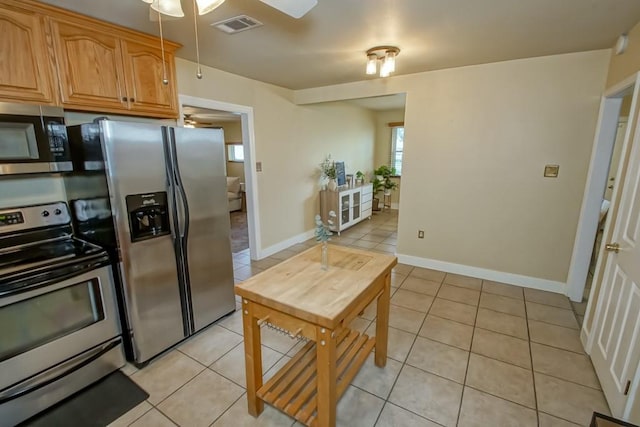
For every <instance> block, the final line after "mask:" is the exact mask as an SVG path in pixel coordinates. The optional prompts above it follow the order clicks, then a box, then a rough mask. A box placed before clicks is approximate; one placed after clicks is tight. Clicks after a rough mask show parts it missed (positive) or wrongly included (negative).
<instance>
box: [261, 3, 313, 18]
mask: <svg viewBox="0 0 640 427" xmlns="http://www.w3.org/2000/svg"><path fill="white" fill-rule="evenodd" d="M260 1H261V2H262V3H265V4H268V5H269V6H271V7H273V8H275V9H278V10H279V11H280V12H282V13H286V14H287V15H289V16H292V17H294V18H296V19H298V18H302V17H303V16H304V15H305V14H306V13H307V12H309V11H310V10H311V9H313V7H314V6H315V5H317V4H318V0H260Z"/></svg>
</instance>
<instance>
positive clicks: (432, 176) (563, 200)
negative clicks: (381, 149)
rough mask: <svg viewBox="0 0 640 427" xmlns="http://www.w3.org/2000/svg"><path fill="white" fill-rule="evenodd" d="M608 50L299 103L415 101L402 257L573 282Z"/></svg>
mask: <svg viewBox="0 0 640 427" xmlns="http://www.w3.org/2000/svg"><path fill="white" fill-rule="evenodd" d="M609 53H610V51H609V50H600V51H592V52H583V53H574V54H566V55H556V56H548V57H540V58H529V59H523V60H516V61H508V62H501V63H495V64H485V65H477V66H471V67H462V68H456V69H450V70H441V71H435V72H428V73H421V74H414V75H409V76H398V77H393V78H391V79H388V80H385V81H384V82H382V81H380V80H372V81H367V82H358V83H353V84H346V85H338V86H331V87H325V88H315V89H309V90H303V91H298V92H296V94H295V95H296V100H297V102H300V103H306V102H319V101H321V100H325V101H326V100H336V99H345V98H361V97H365V96H373V95H383V94H391V93H403V92H406V93H407V104H406V112H405V139H406V141H407V142H406V148H405V163H404V171H403V177H402V190H401V203H400V219H399V231H398V252H399V253H400V254H403V255H408V256H414V257H418V258H423V259H427V260H438V261H445V262H449V263H455V264H459V265H464V266H473V267H479V268H484V269H489V270H494V271H498V272H505V273H514V274H520V275H525V276H529V277H533V278H540V279H548V280H552V281H559V282H565V281H566V278H567V272H568V268H569V262H570V258H571V252H572V249H573V242H574V238H575V232H576V226H577V220H578V216H579V213H580V205H581V201H582V194H583V191H584V186H585V179H586V174H587V168H588V161H589V156H590V152H591V146H592V143H593V135H594V131H595V125H596V120H597V115H598V107H599V102H600V96H601V94H602V91H603V88H604V84H605V79H606V71H607V64H608V62H609ZM545 164H559V165H560V175H559V177H558V178H557V179H550V178H543V177H542V174H543V169H544V166H545ZM418 229H422V230H425V239H423V240H419V239H417V237H416V234H417V233H416V231H417V230H418Z"/></svg>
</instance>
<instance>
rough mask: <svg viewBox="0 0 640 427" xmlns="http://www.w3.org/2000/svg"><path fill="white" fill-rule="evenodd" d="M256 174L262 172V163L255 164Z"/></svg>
mask: <svg viewBox="0 0 640 427" xmlns="http://www.w3.org/2000/svg"><path fill="white" fill-rule="evenodd" d="M256 172H262V162H256Z"/></svg>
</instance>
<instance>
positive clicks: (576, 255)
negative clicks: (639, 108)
mask: <svg viewBox="0 0 640 427" xmlns="http://www.w3.org/2000/svg"><path fill="white" fill-rule="evenodd" d="M634 85H635V87H634ZM639 86H640V73H635V74H633V75H631V76H629V77H628V78H626V79H625V80H623V81H622V82H620V83H618V84H616V85H614V86H612V87H611V88H609V89H607V90H605V92H604V94H603V95H602V99H601V100H600V113H599V116H598V124H597V127H596V133H595V139H594V142H593V148H592V150H591V160H590V163H589V173H588V175H587V183H586V185H585V190H584V195H583V198H582V207H581V209H580V218H579V220H578V228H577V230H576V237H575V241H574V245H573V253H572V255H571V263H570V265H569V274H568V276H567V288H566V289H567V295H568V296H569V298H570V299H571V300H572V301H576V302H580V301H582V295H583V293H584V288H585V284H586V280H587V274H588V272H589V264H590V261H591V253H592V252H593V242H594V240H595V238H596V232H597V230H598V219H599V215H600V206H601V203H602V195H603V194H604V188H605V186H606V184H607V177H608V173H609V165H610V162H611V154H612V149H613V144H614V143H615V136H616V132H617V127H618V119H619V115H620V108H621V106H622V99H623V97H624V96H625V95H626V94H627V93H628V91H629V89H630V88H631V87H634V89H633V90H634V95H633V96H634V98H633V101H632V102H636V98H637V94H638V91H639V90H640V88H639ZM631 108H632V110H633V108H634V107H633V105H632V107H631ZM629 124H630V125H627V130H626V134H625V138H624V141H623V144H627V143H628V142H629V140H630V135H633V132H632V131H634V130H635V118H634V120H633V121H630V123H629ZM622 149H623V152H626V151H627V150H626V148H625V145H623V148H622ZM623 162H624V158H621V162H620V165H622V163H623ZM618 170H619V171H620V170H621V168H620V166H619V167H618ZM616 182H618V183H619V182H620V181H619V177H618V178H616ZM616 187H617V188H615V189H614V192H613V197H612V200H611V207H610V208H609V214H608V215H607V224H608V223H609V222H610V220H611V218H613V217H614V215H613V214H614V213H615V212H614V211H615V210H616V209H614V207H615V206H617V199H618V193H619V190H620V185H618V186H616ZM607 228H608V225H607V226H605V233H604V235H603V242H604V241H605V237H606V236H607V232H606V229H607ZM600 253H602V251H601V252H600ZM599 265H600V259H598V261H597V264H596V270H595V273H594V279H593V280H594V282H595V281H596V280H597V279H598V276H599V275H601V273H600V272H599V270H600V266H599ZM594 288H595V287H594V286H592V288H591V289H592V290H593V289H594ZM590 299H591V298H590ZM587 314H588V313H587ZM586 324H587V318H586V317H585V319H584V322H583V325H586ZM583 330H584V326H583ZM587 335H589V332H588V331H587Z"/></svg>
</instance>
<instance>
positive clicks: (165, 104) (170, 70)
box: [122, 40, 178, 117]
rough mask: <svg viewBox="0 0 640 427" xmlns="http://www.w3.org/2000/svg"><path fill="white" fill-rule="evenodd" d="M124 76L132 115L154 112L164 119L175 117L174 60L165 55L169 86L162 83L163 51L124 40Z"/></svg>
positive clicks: (176, 114) (167, 53)
mask: <svg viewBox="0 0 640 427" xmlns="http://www.w3.org/2000/svg"><path fill="white" fill-rule="evenodd" d="M122 49H123V53H124V56H123V58H124V67H125V76H126V79H127V93H128V94H129V106H130V108H131V110H132V111H134V112H145V113H150V115H153V114H154V113H155V114H156V115H159V116H163V117H168V116H172V117H177V116H178V109H177V101H176V90H175V85H176V81H175V68H174V58H173V55H172V54H171V53H169V52H165V66H166V72H167V79H168V80H169V84H167V85H165V84H163V83H162V79H163V67H162V52H161V50H160V46H159V44H158V47H157V48H154V47H150V46H148V45H145V44H142V43H136V42H133V41H130V40H123V42H122Z"/></svg>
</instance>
